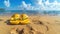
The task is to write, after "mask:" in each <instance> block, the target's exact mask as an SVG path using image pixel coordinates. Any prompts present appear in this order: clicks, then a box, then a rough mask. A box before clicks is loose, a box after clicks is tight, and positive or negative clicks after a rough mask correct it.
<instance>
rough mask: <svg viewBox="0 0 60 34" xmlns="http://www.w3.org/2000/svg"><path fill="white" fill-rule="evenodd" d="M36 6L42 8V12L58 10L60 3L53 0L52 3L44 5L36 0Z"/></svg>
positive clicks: (47, 2)
mask: <svg viewBox="0 0 60 34" xmlns="http://www.w3.org/2000/svg"><path fill="white" fill-rule="evenodd" d="M44 4H45V5H44ZM37 5H39V6H41V7H40V8H43V9H42V10H60V3H58V2H57V0H55V1H54V2H53V3H49V0H47V1H46V2H44V3H43V2H42V0H38V3H37Z"/></svg>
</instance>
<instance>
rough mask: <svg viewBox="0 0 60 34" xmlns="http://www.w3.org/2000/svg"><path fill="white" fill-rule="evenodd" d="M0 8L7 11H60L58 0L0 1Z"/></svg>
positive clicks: (59, 0) (59, 1)
mask: <svg viewBox="0 0 60 34" xmlns="http://www.w3.org/2000/svg"><path fill="white" fill-rule="evenodd" d="M0 8H5V9H9V10H60V0H0Z"/></svg>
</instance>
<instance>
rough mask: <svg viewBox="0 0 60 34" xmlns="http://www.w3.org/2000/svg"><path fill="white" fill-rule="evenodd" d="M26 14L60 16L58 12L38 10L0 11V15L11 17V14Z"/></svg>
mask: <svg viewBox="0 0 60 34" xmlns="http://www.w3.org/2000/svg"><path fill="white" fill-rule="evenodd" d="M15 13H18V14H28V15H31V14H33V15H36V14H39V15H60V11H40V10H0V15H12V14H15Z"/></svg>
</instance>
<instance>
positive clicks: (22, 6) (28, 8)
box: [18, 1, 38, 10]
mask: <svg viewBox="0 0 60 34" xmlns="http://www.w3.org/2000/svg"><path fill="white" fill-rule="evenodd" d="M18 8H20V10H37V9H38V8H36V7H35V6H32V5H31V4H27V3H26V2H25V1H22V4H21V5H20V6H18Z"/></svg>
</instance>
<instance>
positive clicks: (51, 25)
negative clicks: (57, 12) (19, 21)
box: [0, 15, 60, 34]
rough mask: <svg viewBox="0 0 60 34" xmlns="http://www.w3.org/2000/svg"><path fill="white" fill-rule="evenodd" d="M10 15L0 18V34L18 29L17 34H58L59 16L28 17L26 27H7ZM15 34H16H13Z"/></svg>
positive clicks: (8, 33)
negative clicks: (28, 21)
mask: <svg viewBox="0 0 60 34" xmlns="http://www.w3.org/2000/svg"><path fill="white" fill-rule="evenodd" d="M10 17H11V16H10V15H7V16H0V34H11V32H15V30H14V29H13V28H18V32H19V34H60V16H48V15H45V16H40V15H30V16H29V19H30V21H31V22H30V23H29V24H27V25H8V24H7V23H6V21H7V20H8V19H10ZM15 34H17V33H15Z"/></svg>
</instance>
